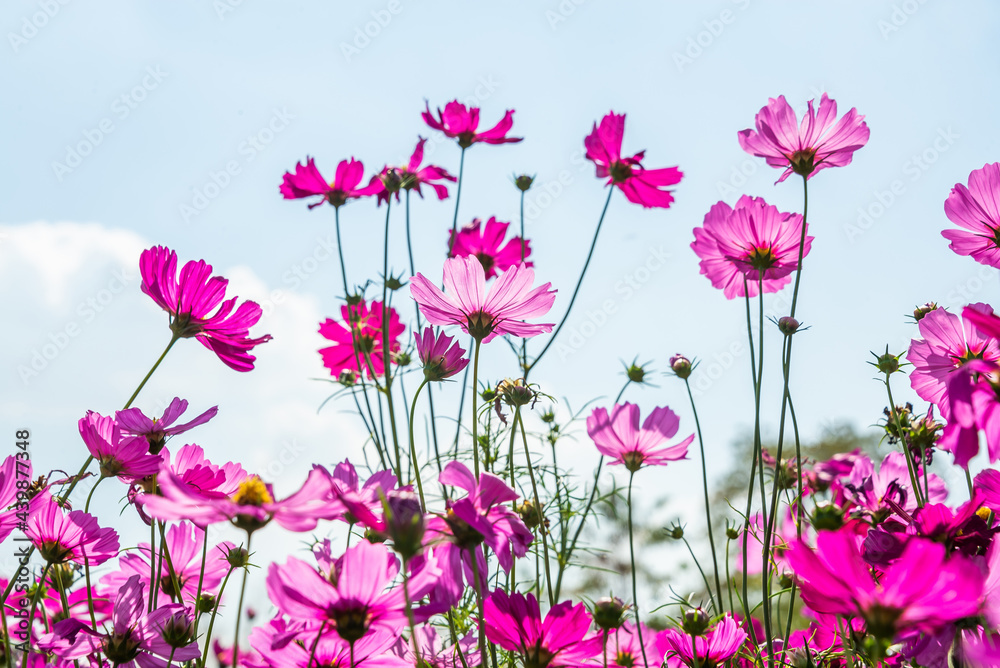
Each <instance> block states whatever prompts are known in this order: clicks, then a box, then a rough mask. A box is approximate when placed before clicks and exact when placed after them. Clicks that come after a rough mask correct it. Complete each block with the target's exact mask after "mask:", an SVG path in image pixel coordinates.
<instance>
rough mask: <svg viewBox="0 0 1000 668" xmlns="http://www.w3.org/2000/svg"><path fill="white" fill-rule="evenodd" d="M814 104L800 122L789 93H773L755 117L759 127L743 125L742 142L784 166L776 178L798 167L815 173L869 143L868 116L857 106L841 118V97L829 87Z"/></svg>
mask: <svg viewBox="0 0 1000 668" xmlns="http://www.w3.org/2000/svg"><path fill="white" fill-rule="evenodd" d="M814 102H815V100H809V109H808V111H806V114H805V116H803V117H802V122H801V123H799V121H798V119H797V118H796V116H795V111H794V110H793V109H792V108H791V106H789V104H788V102H786V101H785V96H784V95H780V96H778V98H777V99H774V98H771V99H770V100H768V102H767V106H766V107H763V108H762V109H761V110H760V111H759V112H757V116H756V117H755V118H754V124H755V126H756V128H757V129H756V131H755V130H749V129H747V130H740V132H739V135H738V137H739V141H740V146H741V147H742V148H743V150H744V151H746V152H747V153H749V154H750V155H755V156H757V157H759V158H764V159H765V160H766V162H767V164H768V165H770V166H771V167H777V168H778V169H784V170H785V171H784V172H782V173H781V176H780V177H779V178H778V180H777V181H776V183H781V182H782V181H784V180H785V179H787V178H788V176H789V175H790V174H792V173H793V172H794V173H796V174H799V175H801V176H804V177H806V178H807V179H808V178H811V177H812V175H813V174H815V173H816V172H818V171H820V170H821V169H826V168H828V167H844V166H846V165H849V164H851V159H852V158H853V157H854V152H855V151H857V150H858V149H859V148H861V147H863V146H864V145H865V144H867V143H868V135H869V132H868V125H867V124H866V123H865V117H864V116H862V115H860V114H858V111H857V109H854V108H852V109H851V110H850V111H849V112H847V113H846V114H845V115H844V116H843V117H841V118H840V120H837V103H836V102H835V101H834V100H831V99H830V98H829V97H827V95H826V93H823V97H821V98H820V102H819V110H818V111H817V110H816V109H814V108H813V103H814Z"/></svg>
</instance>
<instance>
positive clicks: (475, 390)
mask: <svg viewBox="0 0 1000 668" xmlns="http://www.w3.org/2000/svg"><path fill="white" fill-rule="evenodd" d="M481 344H482V341H481V340H480V339H476V352H475V357H474V359H473V360H472V457H473V463H474V465H475V467H476V469H475V473H476V481H478V480H479V417H478V416H477V414H476V408H477V407H476V399H477V398H478V396H479V347H480V345H481ZM484 660H485V659H484Z"/></svg>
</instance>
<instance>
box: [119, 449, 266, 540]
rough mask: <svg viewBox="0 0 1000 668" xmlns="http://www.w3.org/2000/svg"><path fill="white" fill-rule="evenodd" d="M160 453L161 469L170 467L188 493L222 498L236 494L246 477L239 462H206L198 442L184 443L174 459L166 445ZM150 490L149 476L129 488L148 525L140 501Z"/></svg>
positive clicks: (133, 500)
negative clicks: (220, 463) (216, 463)
mask: <svg viewBox="0 0 1000 668" xmlns="http://www.w3.org/2000/svg"><path fill="white" fill-rule="evenodd" d="M160 456H161V457H162V458H163V464H162V465H161V469H167V470H169V471H170V472H171V473H173V474H174V475H175V476H176V478H177V480H178V481H179V482H180V483H181V484H183V485H185V486H186V487H187V488H188V490H189V491H190V492H191V493H193V494H198V495H201V496H203V497H205V498H206V499H222V498H226V497H229V496H231V495H233V494H235V493H236V491H237V490H238V489H239V487H240V484H241V483H242V482H243V481H244V480H246V478H247V472H246V471H244V470H243V467H242V466H240V465H239V464H234V463H233V462H226V463H225V464H223V465H222V466H216V465H215V464H213V463H212V462H210V461H208V459H206V458H205V451H204V450H203V449H202V448H201V446H200V445H194V444H190V445H185V446H184V447H182V448H180V449H179V450H178V451H177V456H176V457H175V458H174V459H173V461H171V458H170V450H169V448H164V449H163V450H162V451H161V452H160ZM151 490H152V480H151V479H144V480H142V481H139V482H137V483H136V484H134V485H133V486H132V489H131V490H129V501H131V502H132V503H134V504H136V508H137V510H138V511H139V515H140V517H142V518H143V521H145V522H146V523H147V524H149V523H150V520H149V516H148V515H147V514H146V513H145V511H144V510H143V504H144V503H145V501H146V494H147V493H149V492H150V491H151ZM157 491H159V489H157Z"/></svg>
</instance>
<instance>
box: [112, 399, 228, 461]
mask: <svg viewBox="0 0 1000 668" xmlns="http://www.w3.org/2000/svg"><path fill="white" fill-rule="evenodd" d="M187 407H188V402H187V401H185V400H184V399H181V398H179V397H174V400H173V401H171V402H170V405H169V406H167V408H166V410H164V411H163V415H162V416H161V417H158V418H148V417H146V415H145V414H144V413H143V412H142V410H140V409H138V408H128V409H126V410H123V411H117V412H116V413H115V421H116V422H117V423H118V427H119V428H120V429H121V430H122V432H124V433H126V434H129V435H131V436H142V437H144V438H145V439H146V441H147V442H148V443H149V452H150V453H152V454H154V455H155V454H157V453H159V452H160V450H162V449H163V446H164V445H165V444H166V442H167V439H168V438H170V437H171V436H175V435H176V434H183V433H184V432H186V431H188V430H189V429H192V428H194V427H197V426H199V425H203V424H205V423H206V422H208V421H209V420H211V419H212V418H214V417H215V414H216V413H218V412H219V407H218V406H212V407H211V408H209V409H208V410H207V411H205V412H204V413H202V414H201V415H199V416H198V417H196V418H194V419H193V420H190V421H188V422H185V423H183V424H174V422H176V421H177V418H179V417H180V416H181V414H182V413H184V411H186V410H187Z"/></svg>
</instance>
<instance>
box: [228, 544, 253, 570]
mask: <svg viewBox="0 0 1000 668" xmlns="http://www.w3.org/2000/svg"><path fill="white" fill-rule="evenodd" d="M226 561H228V562H229V565H230V566H232V567H233V568H242V567H244V566H246V565H247V564H249V563H250V553H249V552H247V551H246V549H245V548H242V547H232V548H230V549H229V552H227V553H226Z"/></svg>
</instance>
